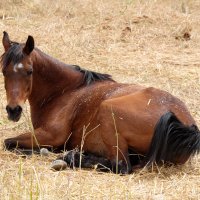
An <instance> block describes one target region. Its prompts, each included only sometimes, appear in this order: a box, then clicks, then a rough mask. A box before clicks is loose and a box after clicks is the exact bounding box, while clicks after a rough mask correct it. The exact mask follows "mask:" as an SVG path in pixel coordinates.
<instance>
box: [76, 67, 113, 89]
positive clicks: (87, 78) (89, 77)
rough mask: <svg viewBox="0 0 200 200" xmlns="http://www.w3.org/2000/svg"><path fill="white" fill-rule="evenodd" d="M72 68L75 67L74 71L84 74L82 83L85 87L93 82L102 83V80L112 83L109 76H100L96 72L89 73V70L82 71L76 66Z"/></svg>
mask: <svg viewBox="0 0 200 200" xmlns="http://www.w3.org/2000/svg"><path fill="white" fill-rule="evenodd" d="M73 66H74V67H75V70H76V71H79V72H81V73H83V74H84V83H85V84H86V85H90V84H91V83H93V82H95V81H104V80H110V81H114V80H113V79H112V77H111V75H109V74H101V73H98V72H93V71H89V70H86V69H83V68H81V67H79V66H77V65H73Z"/></svg>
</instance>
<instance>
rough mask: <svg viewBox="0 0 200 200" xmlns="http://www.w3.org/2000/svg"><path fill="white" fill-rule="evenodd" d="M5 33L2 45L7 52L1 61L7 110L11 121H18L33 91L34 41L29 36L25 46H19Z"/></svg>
mask: <svg viewBox="0 0 200 200" xmlns="http://www.w3.org/2000/svg"><path fill="white" fill-rule="evenodd" d="M3 33H4V35H3V39H2V43H3V46H4V49H5V52H4V54H3V55H2V60H1V61H2V72H3V75H4V83H5V89H6V95H7V106H6V110H7V113H8V118H9V119H10V120H12V121H18V120H19V119H20V117H21V113H22V106H23V104H24V103H25V101H26V99H27V98H28V97H29V95H30V93H31V90H32V73H33V66H32V65H33V63H32V60H31V52H32V51H33V49H34V39H33V37H32V36H28V39H27V41H26V43H25V44H19V43H16V42H12V41H10V39H9V36H8V33H6V32H3Z"/></svg>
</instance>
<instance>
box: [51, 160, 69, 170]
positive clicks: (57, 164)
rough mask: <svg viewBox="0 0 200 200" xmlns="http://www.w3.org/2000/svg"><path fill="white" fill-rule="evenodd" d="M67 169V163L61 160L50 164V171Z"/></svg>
mask: <svg viewBox="0 0 200 200" xmlns="http://www.w3.org/2000/svg"><path fill="white" fill-rule="evenodd" d="M66 168H67V163H66V162H65V161H63V160H54V161H53V162H52V164H51V169H54V170H56V171H61V170H65V169H66Z"/></svg>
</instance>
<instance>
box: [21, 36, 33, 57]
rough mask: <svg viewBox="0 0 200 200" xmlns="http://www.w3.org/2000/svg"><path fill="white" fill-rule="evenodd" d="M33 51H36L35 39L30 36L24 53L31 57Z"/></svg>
mask: <svg viewBox="0 0 200 200" xmlns="http://www.w3.org/2000/svg"><path fill="white" fill-rule="evenodd" d="M33 49H34V39H33V37H32V36H30V35H29V36H28V39H27V41H26V44H25V47H24V49H23V52H24V53H25V54H27V55H29V54H30V53H31V52H32V51H33Z"/></svg>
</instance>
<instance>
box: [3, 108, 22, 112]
mask: <svg viewBox="0 0 200 200" xmlns="http://www.w3.org/2000/svg"><path fill="white" fill-rule="evenodd" d="M6 110H7V112H8V113H21V112H22V107H21V106H16V107H14V108H12V107H10V106H6Z"/></svg>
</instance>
